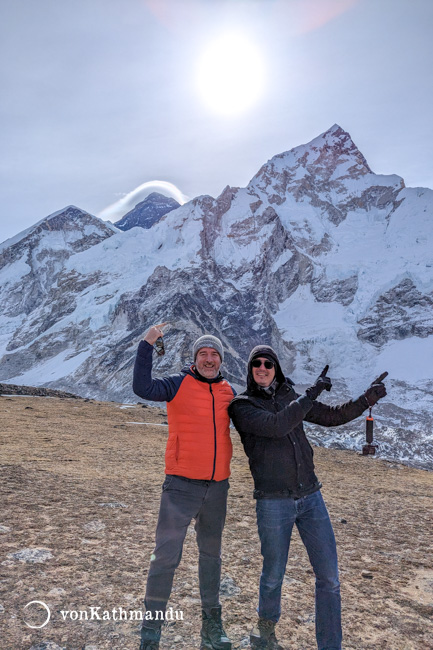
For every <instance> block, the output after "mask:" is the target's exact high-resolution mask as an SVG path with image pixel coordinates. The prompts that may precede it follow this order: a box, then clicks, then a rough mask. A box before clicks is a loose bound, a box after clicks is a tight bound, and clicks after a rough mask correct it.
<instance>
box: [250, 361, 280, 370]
mask: <svg viewBox="0 0 433 650" xmlns="http://www.w3.org/2000/svg"><path fill="white" fill-rule="evenodd" d="M262 364H263V365H264V366H265V368H266V369H267V370H270V369H271V368H273V367H274V365H275V364H274V363H272V361H267V360H266V361H261V360H260V359H254V361H251V365H252V367H253V368H260V367H261V365H262Z"/></svg>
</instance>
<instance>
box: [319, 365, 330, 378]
mask: <svg viewBox="0 0 433 650" xmlns="http://www.w3.org/2000/svg"><path fill="white" fill-rule="evenodd" d="M328 370H329V366H325V367H324V368H323V370H322V372H321V373H320V376H321V377H326V374H327V372H328Z"/></svg>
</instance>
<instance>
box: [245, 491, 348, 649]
mask: <svg viewBox="0 0 433 650" xmlns="http://www.w3.org/2000/svg"><path fill="white" fill-rule="evenodd" d="M256 511H257V526H258V529H259V537H260V542H261V552H262V556H263V569H262V574H261V576H260V596H259V608H258V613H259V616H260V617H261V618H265V619H268V620H271V621H275V622H277V621H278V620H279V618H280V614H281V585H282V583H283V578H284V573H285V570H286V564H287V557H288V554H289V547H290V538H291V536H292V529H293V524H296V526H297V528H298V531H299V534H300V536H301V539H302V541H303V543H304V546H305V548H306V549H307V553H308V557H309V558H310V562H311V565H312V567H313V570H314V573H315V576H316V639H317V647H318V648H319V650H340V649H341V640H342V632H341V599H340V582H339V580H338V562H337V548H336V544H335V537H334V531H333V530H332V524H331V521H330V519H329V515H328V511H327V509H326V505H325V502H324V501H323V497H322V495H321V493H320V491H317V492H314V493H313V494H310V495H308V496H306V497H302V498H301V499H296V500H295V499H258V500H257V505H256Z"/></svg>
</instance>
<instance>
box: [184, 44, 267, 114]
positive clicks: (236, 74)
mask: <svg viewBox="0 0 433 650" xmlns="http://www.w3.org/2000/svg"><path fill="white" fill-rule="evenodd" d="M197 84H198V89H199V92H200V95H201V97H202V99H203V101H204V103H205V104H206V105H207V106H208V107H209V108H211V109H212V110H213V111H215V112H217V113H220V114H224V115H234V114H236V113H241V112H243V111H245V110H246V109H248V108H250V107H251V106H252V105H253V104H255V103H256V102H257V101H258V99H259V98H260V96H261V95H262V93H263V87H264V65H263V59H262V57H261V55H260V52H259V50H258V48H257V47H255V45H254V44H253V43H252V42H251V41H249V40H248V39H247V38H245V37H244V36H242V35H240V34H226V35H224V36H221V37H220V38H218V39H217V40H215V41H214V42H212V43H211V44H210V45H209V46H208V48H207V50H206V51H205V52H204V53H203V55H202V57H201V59H200V62H199V66H198V73H197Z"/></svg>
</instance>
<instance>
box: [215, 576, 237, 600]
mask: <svg viewBox="0 0 433 650" xmlns="http://www.w3.org/2000/svg"><path fill="white" fill-rule="evenodd" d="M240 593H241V590H240V588H239V587H238V586H237V585H236V583H235V581H234V580H233V578H230V576H224V578H223V579H222V580H221V586H220V594H221V596H227V597H231V596H236V595H237V594H240Z"/></svg>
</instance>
